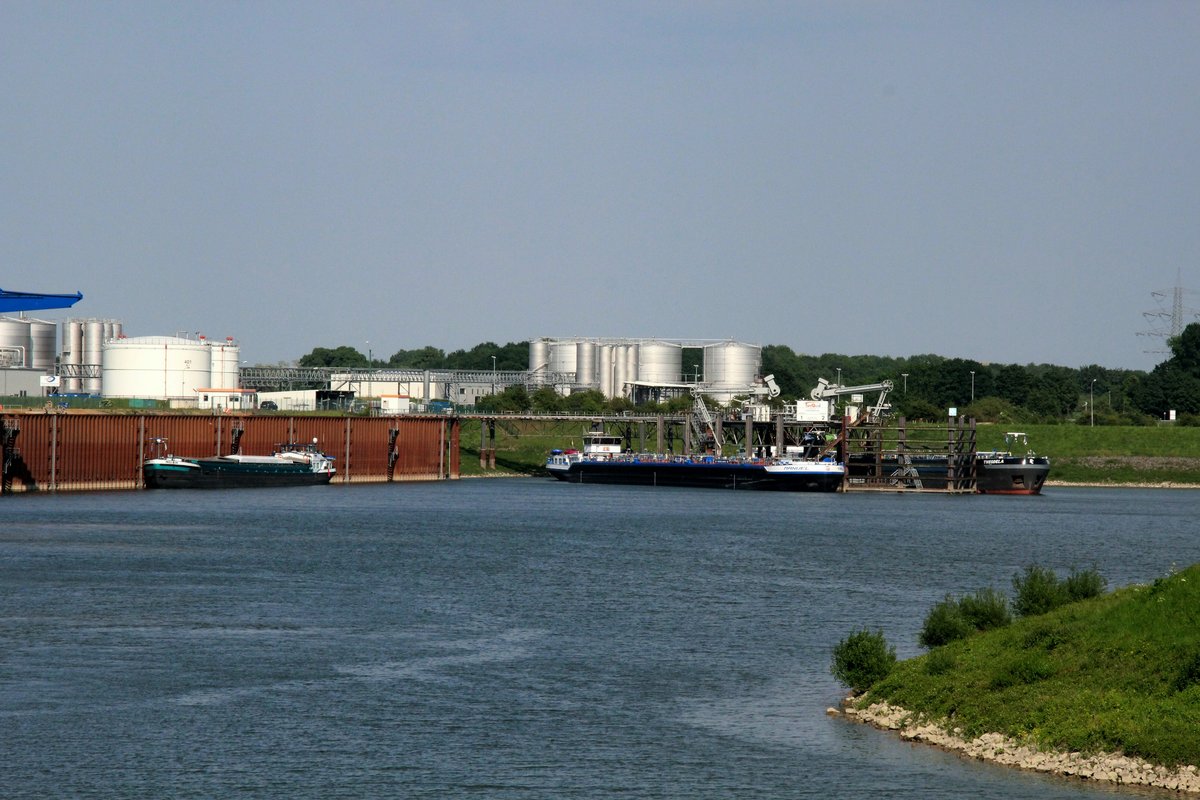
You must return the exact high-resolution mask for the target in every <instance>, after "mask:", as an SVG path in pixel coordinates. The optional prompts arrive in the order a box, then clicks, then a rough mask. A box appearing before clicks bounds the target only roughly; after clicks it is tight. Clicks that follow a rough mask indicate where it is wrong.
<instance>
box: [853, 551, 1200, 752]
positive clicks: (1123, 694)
mask: <svg viewBox="0 0 1200 800" xmlns="http://www.w3.org/2000/svg"><path fill="white" fill-rule="evenodd" d="M880 700H886V701H888V702H890V703H892V704H895V705H900V706H903V707H904V708H906V709H907V710H909V711H912V712H921V713H924V714H926V715H927V716H928V717H931V718H936V719H945V720H948V721H949V722H950V724H951V726H952V727H957V728H961V729H962V730H963V733H964V734H965V735H967V736H969V737H973V736H978V735H981V734H983V733H988V732H996V733H1003V734H1005V735H1007V736H1011V737H1013V738H1015V739H1017V740H1019V741H1022V742H1024V743H1031V744H1035V745H1037V746H1038V747H1039V748H1040V749H1043V750H1045V749H1055V750H1062V751H1081V752H1085V753H1096V752H1121V753H1124V754H1126V755H1128V756H1135V757H1139V758H1143V759H1146V760H1147V761H1151V762H1154V763H1157V764H1163V765H1167V766H1175V765H1181V764H1198V763H1200V565H1195V566H1192V567H1190V568H1188V569H1186V570H1184V571H1182V572H1179V573H1176V574H1174V575H1171V576H1169V577H1166V578H1162V579H1159V580H1157V581H1155V582H1154V583H1153V584H1152V585H1149V586H1131V587H1127V588H1124V589H1120V590H1118V591H1115V592H1112V593H1109V594H1107V595H1103V596H1101V597H1097V598H1094V599H1092V600H1086V601H1082V602H1079V603H1073V604H1070V605H1067V606H1063V607H1061V608H1059V609H1057V610H1056V611H1053V612H1050V613H1048V614H1044V615H1041V616H1036V617H1028V618H1024V619H1020V620H1018V621H1017V622H1015V623H1013V624H1012V625H1011V626H1008V627H1006V628H1001V629H998V630H994V631H990V632H987V633H982V634H977V635H975V636H972V637H970V638H968V639H965V640H960V641H957V642H953V643H951V644H948V645H945V646H943V647H940V648H936V649H934V650H932V651H930V652H929V653H927V654H925V655H923V656H920V657H918V658H914V659H910V660H908V661H904V662H901V663H900V664H898V665H897V666H896V668H895V669H894V670H893V672H892V673H891V674H890V675H889V676H888V677H887V678H885V679H884V680H882V681H880V682H879V683H877V684H875V685H874V686H873V687H871V689H870V690H869V691H868V693H867V694H866V695H865V697H864V698H863V699H862V700H861V701H860V702H859V703H857V705H860V706H865V705H867V704H868V703H870V702H877V701H880Z"/></svg>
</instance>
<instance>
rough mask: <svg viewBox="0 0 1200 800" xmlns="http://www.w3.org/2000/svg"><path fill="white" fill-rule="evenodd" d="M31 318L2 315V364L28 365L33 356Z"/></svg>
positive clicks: (0, 348) (0, 335)
mask: <svg viewBox="0 0 1200 800" xmlns="http://www.w3.org/2000/svg"><path fill="white" fill-rule="evenodd" d="M32 351H33V337H32V336H31V335H30V332H29V320H25V319H17V318H16V317H0V365H2V366H5V367H27V366H29V365H30V360H31V359H32V358H33V352H32Z"/></svg>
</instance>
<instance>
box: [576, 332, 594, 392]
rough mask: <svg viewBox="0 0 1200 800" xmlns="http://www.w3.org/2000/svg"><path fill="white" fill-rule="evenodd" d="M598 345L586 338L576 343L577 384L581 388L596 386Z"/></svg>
mask: <svg viewBox="0 0 1200 800" xmlns="http://www.w3.org/2000/svg"><path fill="white" fill-rule="evenodd" d="M596 347H597V345H596V343H595V342H592V341H586V340H585V341H579V342H577V343H576V344H575V385H576V386H577V387H578V388H580V389H584V390H587V389H595V388H596Z"/></svg>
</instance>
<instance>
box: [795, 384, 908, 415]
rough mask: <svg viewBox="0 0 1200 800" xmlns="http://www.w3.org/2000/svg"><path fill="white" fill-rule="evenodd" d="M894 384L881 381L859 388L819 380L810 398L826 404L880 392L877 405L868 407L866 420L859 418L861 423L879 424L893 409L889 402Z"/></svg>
mask: <svg viewBox="0 0 1200 800" xmlns="http://www.w3.org/2000/svg"><path fill="white" fill-rule="evenodd" d="M893 386H894V384H893V383H892V382H891V381H880V382H879V383H864V384H860V385H858V386H839V385H838V384H836V383H830V382H829V381H827V380H825V379H824V378H818V379H817V386H816V388H815V389H813V390H812V392H810V393H809V397H811V398H812V399H813V400H824V401H826V402H828V401H831V400H833V399H834V398H837V397H842V396H844V395H853V394H866V393H867V392H879V397H878V398H876V400H875V405H872V406H867V413H866V416H865V417H864V418H859V420H857V421H859V422H869V423H872V424H874V423H877V422H879V420H880V419H882V417H883V415H884V414H885V413H887V411H888V410H889V409H891V405H890V404H888V402H887V396H888V392H890V391H892V387H893Z"/></svg>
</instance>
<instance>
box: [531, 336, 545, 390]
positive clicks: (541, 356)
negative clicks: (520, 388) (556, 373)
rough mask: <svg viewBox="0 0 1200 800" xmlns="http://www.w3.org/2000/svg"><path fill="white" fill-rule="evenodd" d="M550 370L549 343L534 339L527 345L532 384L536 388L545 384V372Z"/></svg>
mask: <svg viewBox="0 0 1200 800" xmlns="http://www.w3.org/2000/svg"><path fill="white" fill-rule="evenodd" d="M549 369H550V342H549V341H547V340H546V339H534V340H533V341H531V342H530V343H529V372H530V374H531V376H532V377H533V383H535V384H537V385H538V386H541V385H544V384H545V383H546V372H547V371H549Z"/></svg>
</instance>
